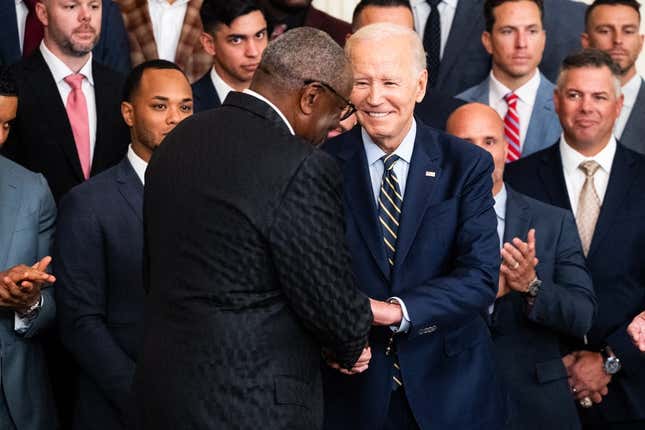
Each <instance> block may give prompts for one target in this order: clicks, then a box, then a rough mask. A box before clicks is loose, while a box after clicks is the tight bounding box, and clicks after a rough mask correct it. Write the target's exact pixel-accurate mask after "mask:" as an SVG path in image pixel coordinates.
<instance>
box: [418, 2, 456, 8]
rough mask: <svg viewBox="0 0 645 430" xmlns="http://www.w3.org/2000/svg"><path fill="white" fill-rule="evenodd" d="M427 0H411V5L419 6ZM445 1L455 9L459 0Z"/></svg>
mask: <svg viewBox="0 0 645 430" xmlns="http://www.w3.org/2000/svg"><path fill="white" fill-rule="evenodd" d="M426 2H427V0H412V1H411V2H410V6H412V7H416V6H419V5H420V4H423V3H426ZM443 3H445V4H446V5H448V6H450V7H451V8H453V9H456V8H457V3H459V0H443Z"/></svg>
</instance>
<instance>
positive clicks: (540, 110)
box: [457, 74, 562, 157]
mask: <svg viewBox="0 0 645 430" xmlns="http://www.w3.org/2000/svg"><path fill="white" fill-rule="evenodd" d="M540 78H541V79H540V86H539V87H538V91H537V94H536V96H535V104H534V105H533V112H532V113H531V120H530V122H529V128H528V129H527V130H526V138H525V139H524V145H523V147H522V157H526V156H527V155H530V154H533V153H534V152H537V151H539V150H541V149H544V148H546V147H547V146H551V145H553V143H554V142H555V141H556V140H558V138H559V137H560V134H561V133H562V128H561V127H560V120H559V119H558V115H557V114H556V113H555V108H554V106H553V89H554V88H555V86H554V85H553V84H552V83H551V81H549V80H548V79H547V78H546V77H545V76H544V75H542V74H540ZM489 86H490V75H489V77H488V78H486V79H485V80H484V81H483V82H481V83H480V84H479V85H475V86H474V87H472V88H469V89H467V90H466V91H464V92H463V93H461V94H459V95H458V96H457V98H459V99H462V100H465V101H467V102H479V103H484V104H489V100H488V92H489Z"/></svg>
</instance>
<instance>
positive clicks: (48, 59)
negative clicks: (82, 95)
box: [40, 40, 94, 86]
mask: <svg viewBox="0 0 645 430" xmlns="http://www.w3.org/2000/svg"><path fill="white" fill-rule="evenodd" d="M40 53H41V54H42V55H43V58H44V59H45V63H47V66H49V70H50V71H51V73H52V76H53V77H54V81H55V82H56V85H58V84H59V83H61V82H63V81H64V80H65V78H66V77H67V76H69V75H73V74H74V71H73V70H72V69H70V68H69V67H68V66H67V64H65V63H63V61H62V60H61V59H60V58H58V57H57V56H56V55H54V53H53V52H51V51H50V50H49V48H47V45H45V41H44V40H43V41H42V42H40ZM78 73H80V74H81V75H83V76H85V79H87V81H88V82H89V83H90V85H92V86H94V76H93V75H92V53H91V52H90V55H89V58H88V60H87V62H86V63H85V65H84V66H83V67H81V70H79V71H78Z"/></svg>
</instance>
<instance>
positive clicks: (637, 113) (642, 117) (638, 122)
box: [620, 80, 645, 154]
mask: <svg viewBox="0 0 645 430" xmlns="http://www.w3.org/2000/svg"><path fill="white" fill-rule="evenodd" d="M620 143H622V144H623V145H625V146H626V147H627V148H629V149H631V150H633V151H636V152H640V153H641V154H645V80H642V81H641V88H640V90H639V91H638V95H637V96H636V103H634V106H633V107H632V111H631V113H630V114H629V118H628V119H627V124H625V129H624V130H623V134H622V136H620Z"/></svg>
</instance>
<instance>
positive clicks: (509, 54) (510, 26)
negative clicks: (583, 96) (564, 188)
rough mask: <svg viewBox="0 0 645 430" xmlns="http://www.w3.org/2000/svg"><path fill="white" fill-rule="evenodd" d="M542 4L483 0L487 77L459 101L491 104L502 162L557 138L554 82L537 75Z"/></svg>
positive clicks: (533, 0) (537, 1)
mask: <svg viewBox="0 0 645 430" xmlns="http://www.w3.org/2000/svg"><path fill="white" fill-rule="evenodd" d="M543 14H544V7H543V3H542V1H541V0H522V1H516V0H486V2H485V3H484V16H485V18H486V31H484V33H483V34H482V43H483V44H484V47H485V48H486V51H488V52H489V53H490V54H491V56H492V58H493V65H492V68H491V71H490V74H489V76H488V78H486V79H485V80H484V81H482V82H481V83H480V84H479V85H476V86H474V87H472V88H470V89H468V90H466V91H465V92H463V93H461V94H460V95H459V96H458V98H461V99H463V100H466V101H468V102H479V103H484V104H488V105H490V106H491V107H492V108H493V109H495V110H496V111H497V113H499V115H500V116H501V117H502V118H503V119H504V126H505V130H504V134H505V138H506V140H507V141H508V143H509V148H508V156H507V159H506V161H507V162H510V161H515V160H517V159H519V158H520V157H524V156H526V155H529V154H532V153H534V152H536V151H539V150H541V149H544V148H546V147H547V146H550V145H552V144H553V142H555V141H556V140H557V139H558V136H560V133H561V128H560V123H559V121H558V116H557V115H556V113H555V110H554V108H553V89H554V86H553V84H552V83H551V82H550V81H549V80H548V79H547V78H546V77H545V76H544V75H542V74H541V73H540V70H539V69H538V64H539V63H540V60H541V59H542V54H543V53H544V45H545V41H546V33H545V31H544V27H543V19H542V17H543Z"/></svg>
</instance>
